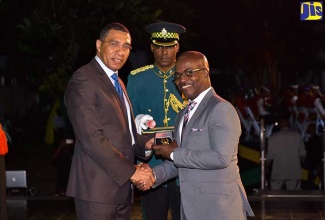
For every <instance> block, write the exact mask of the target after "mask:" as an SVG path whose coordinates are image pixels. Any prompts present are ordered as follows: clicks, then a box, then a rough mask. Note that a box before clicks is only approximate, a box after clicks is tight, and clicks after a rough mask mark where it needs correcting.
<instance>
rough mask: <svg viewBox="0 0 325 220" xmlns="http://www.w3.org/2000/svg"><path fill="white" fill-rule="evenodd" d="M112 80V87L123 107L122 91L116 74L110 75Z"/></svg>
mask: <svg viewBox="0 0 325 220" xmlns="http://www.w3.org/2000/svg"><path fill="white" fill-rule="evenodd" d="M112 78H113V79H114V86H115V89H116V91H117V93H118V94H119V96H120V99H121V101H122V103H123V105H125V103H124V96H123V90H122V87H121V84H120V82H119V81H118V76H117V74H116V73H114V74H113V75H112Z"/></svg>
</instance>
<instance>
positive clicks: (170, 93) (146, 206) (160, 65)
mask: <svg viewBox="0 0 325 220" xmlns="http://www.w3.org/2000/svg"><path fill="white" fill-rule="evenodd" d="M145 30H146V31H147V32H148V33H149V34H150V35H151V38H150V39H151V44H150V49H151V52H152V53H153V56H154V63H153V64H151V65H147V66H143V67H140V68H138V69H135V70H133V71H131V73H130V74H129V75H128V82H127V92H128V95H129V97H130V100H131V103H132V107H133V111H134V115H138V114H148V115H151V116H152V117H153V119H154V120H155V121H156V126H157V127H173V126H174V119H175V118H176V115H177V113H178V112H179V111H180V110H181V109H183V108H184V107H185V106H186V103H185V99H183V97H182V94H180V92H179V91H178V90H177V88H176V86H175V84H174V72H175V62H176V54H177V53H178V51H179V47H180V46H179V36H180V35H181V34H183V33H185V31H186V29H185V27H183V26H182V25H179V24H175V23H171V22H165V21H162V22H157V23H153V24H150V25H148V26H146V27H145ZM162 161H163V158H161V157H158V156H156V155H154V156H153V157H152V158H151V159H150V161H149V162H148V161H145V162H148V163H149V165H150V167H154V166H156V165H158V164H161V163H162ZM141 193H142V195H141V201H142V208H143V216H144V217H143V219H145V220H160V219H161V220H166V219H167V215H168V209H169V207H170V208H171V216H172V219H173V220H177V219H180V214H179V212H180V192H179V186H178V183H177V180H175V179H174V180H172V181H170V182H169V183H167V184H166V185H163V186H161V187H159V188H155V189H151V190H149V191H146V192H141Z"/></svg>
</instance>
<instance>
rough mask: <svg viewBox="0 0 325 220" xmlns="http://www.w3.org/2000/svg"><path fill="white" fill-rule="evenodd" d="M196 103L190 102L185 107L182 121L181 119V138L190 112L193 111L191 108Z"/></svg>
mask: <svg viewBox="0 0 325 220" xmlns="http://www.w3.org/2000/svg"><path fill="white" fill-rule="evenodd" d="M196 104H197V103H196V102H190V103H189V104H188V106H187V109H186V112H185V115H184V119H183V128H182V136H183V132H184V130H185V126H186V124H187V122H188V119H189V118H190V112H191V111H192V110H193V108H194V107H195V105H196Z"/></svg>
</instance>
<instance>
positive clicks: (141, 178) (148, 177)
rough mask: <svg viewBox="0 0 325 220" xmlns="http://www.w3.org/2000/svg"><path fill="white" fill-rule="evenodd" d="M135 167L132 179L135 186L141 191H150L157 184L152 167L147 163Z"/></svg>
mask: <svg viewBox="0 0 325 220" xmlns="http://www.w3.org/2000/svg"><path fill="white" fill-rule="evenodd" d="M135 167H136V170H135V173H134V174H133V175H132V177H131V178H130V179H131V182H132V183H133V185H134V186H136V187H137V188H138V189H139V190H140V191H145V190H148V189H150V188H151V186H152V185H153V184H154V183H155V182H156V178H155V176H154V174H153V172H152V169H151V167H150V166H149V165H148V164H145V163H139V164H137V165H136V166H135Z"/></svg>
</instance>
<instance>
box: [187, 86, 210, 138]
mask: <svg viewBox="0 0 325 220" xmlns="http://www.w3.org/2000/svg"><path fill="white" fill-rule="evenodd" d="M213 95H215V91H214V90H213V88H211V90H209V91H208V93H207V94H206V95H205V96H204V98H203V99H202V101H201V103H200V104H199V105H198V107H197V109H196V111H195V112H194V114H193V115H192V117H191V119H190V120H189V121H188V123H187V125H186V126H185V130H184V133H183V137H186V136H187V135H188V133H189V131H190V129H191V128H192V127H193V124H194V122H195V121H196V119H197V118H198V117H200V115H201V114H202V112H203V111H204V109H205V108H206V106H207V104H208V102H209V100H210V98H211V97H212V96H213Z"/></svg>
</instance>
